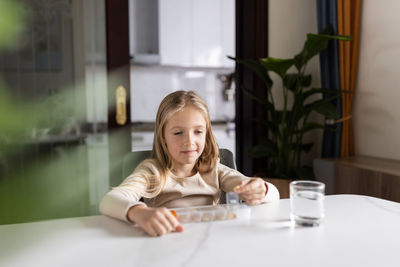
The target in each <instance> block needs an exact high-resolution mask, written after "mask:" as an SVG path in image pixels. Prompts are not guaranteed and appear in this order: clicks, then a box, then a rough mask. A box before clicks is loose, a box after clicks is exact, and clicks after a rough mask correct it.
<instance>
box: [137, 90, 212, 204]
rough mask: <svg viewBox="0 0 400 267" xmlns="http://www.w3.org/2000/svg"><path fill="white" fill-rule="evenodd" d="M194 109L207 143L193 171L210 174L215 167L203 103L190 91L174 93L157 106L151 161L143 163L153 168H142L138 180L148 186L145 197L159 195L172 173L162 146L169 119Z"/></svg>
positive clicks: (165, 148)
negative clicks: (197, 113)
mask: <svg viewBox="0 0 400 267" xmlns="http://www.w3.org/2000/svg"><path fill="white" fill-rule="evenodd" d="M189 106H190V107H194V108H197V109H198V110H199V111H200V112H201V113H202V114H203V116H204V119H205V121H206V141H205V146H204V150H203V153H202V154H201V155H200V157H199V159H198V160H197V162H196V164H195V170H196V171H198V172H200V173H207V172H210V171H211V170H212V169H214V168H215V166H216V164H217V159H218V152H219V150H218V146H217V143H216V142H215V138H214V135H213V133H212V128H211V121H210V115H209V112H208V108H207V105H206V103H205V102H204V101H203V99H201V97H200V96H199V95H198V94H196V93H195V92H193V91H176V92H173V93H171V94H169V95H167V96H166V97H165V98H164V99H163V100H162V101H161V103H160V106H159V107H158V111H157V117H156V122H155V128H154V141H153V153H152V157H151V159H148V160H146V161H144V162H143V163H145V162H148V163H151V165H153V166H155V167H156V168H155V169H156V170H155V169H154V168H151V169H149V168H145V170H143V172H141V173H140V174H138V173H136V174H138V175H140V176H141V177H143V178H145V180H146V184H147V190H146V191H147V193H148V194H145V195H144V196H145V197H147V198H151V197H154V196H156V195H158V194H159V193H160V192H161V191H162V189H163V188H164V186H165V184H166V181H167V176H168V174H169V173H170V172H171V168H172V161H171V158H170V155H169V152H168V149H167V147H166V144H165V137H164V129H165V126H166V124H167V122H168V120H169V119H170V118H171V117H172V116H173V115H174V114H175V113H176V112H178V111H180V110H182V109H183V108H185V107H189Z"/></svg>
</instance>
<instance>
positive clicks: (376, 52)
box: [353, 0, 400, 160]
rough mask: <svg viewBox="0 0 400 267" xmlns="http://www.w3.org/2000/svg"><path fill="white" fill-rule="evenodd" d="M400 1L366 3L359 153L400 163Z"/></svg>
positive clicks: (356, 111)
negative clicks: (399, 13) (399, 12)
mask: <svg viewBox="0 0 400 267" xmlns="http://www.w3.org/2000/svg"><path fill="white" fill-rule="evenodd" d="M399 10H400V1H398V0H385V1H374V0H366V1H363V5H362V18H361V40H360V59H359V70H358V77H357V85H356V94H355V102H354V108H353V119H354V132H355V150H356V151H355V152H356V154H357V155H366V156H374V157H382V158H389V159H396V160H400V115H399V114H400V105H399V100H400V88H399V87H400V86H399V85H400V75H399V70H398V68H399V67H400V31H399V26H400V16H399V15H398V11H399Z"/></svg>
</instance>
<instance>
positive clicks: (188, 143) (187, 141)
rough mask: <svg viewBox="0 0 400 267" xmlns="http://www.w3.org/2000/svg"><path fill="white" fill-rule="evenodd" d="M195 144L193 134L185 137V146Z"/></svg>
mask: <svg viewBox="0 0 400 267" xmlns="http://www.w3.org/2000/svg"><path fill="white" fill-rule="evenodd" d="M192 142H193V136H192V134H191V133H188V134H186V136H185V143H184V144H185V145H191V144H192Z"/></svg>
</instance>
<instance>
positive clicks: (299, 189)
mask: <svg viewBox="0 0 400 267" xmlns="http://www.w3.org/2000/svg"><path fill="white" fill-rule="evenodd" d="M324 197H325V184H323V183H321V182H315V181H301V180H300V181H293V182H291V183H290V218H291V220H292V221H294V222H295V223H296V224H298V225H303V226H318V225H319V224H320V223H321V222H322V220H323V218H324V216H325V211H324Z"/></svg>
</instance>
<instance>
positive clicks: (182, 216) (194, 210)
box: [171, 192, 251, 223]
mask: <svg viewBox="0 0 400 267" xmlns="http://www.w3.org/2000/svg"><path fill="white" fill-rule="evenodd" d="M226 199H227V203H228V204H222V205H216V206H198V207H190V208H176V209H172V210H171V213H172V214H174V216H176V217H177V219H178V221H179V222H180V223H194V222H209V221H223V220H232V219H247V218H250V211H251V209H250V207H249V206H247V205H245V204H240V202H239V197H238V195H237V194H236V193H232V192H230V193H227V195H226Z"/></svg>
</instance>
